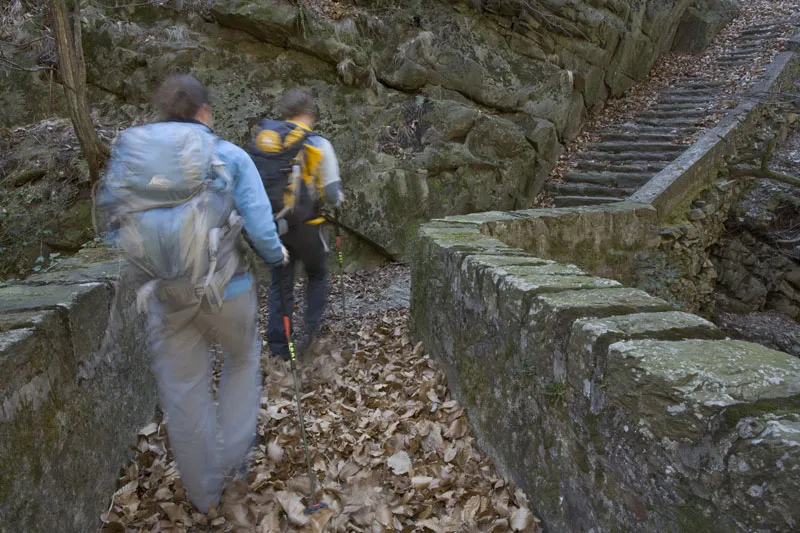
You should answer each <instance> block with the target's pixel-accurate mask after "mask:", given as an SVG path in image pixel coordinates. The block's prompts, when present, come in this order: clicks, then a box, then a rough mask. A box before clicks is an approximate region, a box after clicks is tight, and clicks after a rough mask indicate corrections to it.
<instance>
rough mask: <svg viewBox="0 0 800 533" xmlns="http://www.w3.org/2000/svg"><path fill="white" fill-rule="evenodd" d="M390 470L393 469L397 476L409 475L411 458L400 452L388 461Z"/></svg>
mask: <svg viewBox="0 0 800 533" xmlns="http://www.w3.org/2000/svg"><path fill="white" fill-rule="evenodd" d="M387 464H388V465H389V468H391V469H392V470H393V471H394V473H395V474H398V475H401V474H407V473H408V471H409V470H411V458H410V457H409V456H408V454H407V453H406V452H399V453H396V454H394V455H392V456H391V457H389V460H388V461H387Z"/></svg>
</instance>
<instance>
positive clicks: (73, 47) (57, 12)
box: [49, 0, 108, 184]
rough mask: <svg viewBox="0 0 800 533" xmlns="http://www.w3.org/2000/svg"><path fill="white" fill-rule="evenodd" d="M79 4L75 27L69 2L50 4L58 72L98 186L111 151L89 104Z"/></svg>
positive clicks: (53, 0)
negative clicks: (95, 125) (69, 9)
mask: <svg viewBox="0 0 800 533" xmlns="http://www.w3.org/2000/svg"><path fill="white" fill-rule="evenodd" d="M73 1H74V2H75V12H74V14H73V20H72V25H71V26H72V27H71V28H70V21H69V11H68V10H67V2H66V0H49V2H50V15H51V17H52V25H53V31H54V32H55V38H56V46H57V49H58V70H59V73H60V74H61V82H62V83H63V85H64V92H65V93H66V96H67V105H68V107H69V114H70V118H71V119H72V127H73V128H74V129H75V135H77V136H78V142H80V144H81V150H82V151H83V156H84V157H85V158H86V162H87V163H88V165H89V177H90V179H91V182H92V183H93V184H94V183H95V182H97V180H98V179H99V178H100V166H101V165H102V164H103V163H104V161H105V159H106V157H108V147H107V146H106V145H105V143H103V141H102V140H100V137H99V136H98V135H97V131H95V129H94V124H93V123H92V117H91V115H90V114H89V106H88V105H87V103H86V65H85V63H84V59H83V45H82V42H81V23H80V12H81V11H80V10H81V3H80V0H73Z"/></svg>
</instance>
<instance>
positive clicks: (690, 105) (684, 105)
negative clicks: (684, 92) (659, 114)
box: [647, 100, 709, 111]
mask: <svg viewBox="0 0 800 533" xmlns="http://www.w3.org/2000/svg"><path fill="white" fill-rule="evenodd" d="M708 105H709V102H708V100H702V101H699V102H679V103H672V102H669V103H661V102H659V103H657V104H655V105H654V106H652V107H650V108H648V109H647V111H682V110H686V111H695V110H697V109H705V108H706V107H708Z"/></svg>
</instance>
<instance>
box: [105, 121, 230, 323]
mask: <svg viewBox="0 0 800 533" xmlns="http://www.w3.org/2000/svg"><path fill="white" fill-rule="evenodd" d="M216 143H217V138H216V136H214V135H213V134H211V133H210V132H208V131H206V130H204V129H202V128H198V127H197V126H195V125H192V124H185V123H179V122H163V123H155V124H148V125H145V126H139V127H134V128H129V129H127V130H125V131H123V132H122V133H120V135H119V136H118V138H117V141H116V143H115V145H114V148H113V151H112V157H111V161H110V163H109V169H108V172H107V174H106V176H104V178H103V181H102V183H101V184H100V187H99V189H98V193H97V207H98V208H99V209H100V210H101V211H102V212H103V215H104V217H105V222H106V225H107V227H108V229H109V236H110V237H111V239H112V240H113V242H115V243H116V245H117V246H118V247H119V248H120V249H121V250H122V252H123V254H124V255H125V257H126V258H127V259H128V260H129V261H130V262H131V263H132V264H133V265H135V266H136V267H137V269H138V270H139V271H140V273H142V274H143V275H144V277H146V278H147V279H148V281H147V282H146V283H144V284H143V285H142V287H140V288H139V290H138V293H137V304H138V307H139V310H140V311H144V310H145V309H146V308H147V302H148V300H149V298H150V297H151V296H152V295H153V294H155V295H156V296H157V297H158V298H159V299H160V300H164V301H168V302H169V303H170V304H171V306H172V308H173V309H179V308H180V309H183V310H184V311H187V312H188V314H187V315H186V316H193V313H194V312H196V311H197V310H198V309H199V308H200V307H201V306H205V307H206V308H207V309H213V308H217V309H218V308H220V307H221V306H222V299H223V298H222V297H223V293H224V291H225V287H226V286H227V284H228V282H229V281H230V280H231V278H232V277H233V275H234V273H235V272H236V271H237V269H238V267H239V264H240V261H241V257H242V256H241V253H240V251H239V250H238V249H237V240H238V237H239V234H240V233H241V230H242V219H241V217H240V216H239V215H238V213H237V212H236V210H235V209H234V202H233V187H234V183H233V179H232V178H231V176H230V175H229V173H228V172H227V170H226V168H225V165H224V163H222V162H221V161H220V160H219V159H218V158H217V157H216V156H215V155H214V151H215V147H216Z"/></svg>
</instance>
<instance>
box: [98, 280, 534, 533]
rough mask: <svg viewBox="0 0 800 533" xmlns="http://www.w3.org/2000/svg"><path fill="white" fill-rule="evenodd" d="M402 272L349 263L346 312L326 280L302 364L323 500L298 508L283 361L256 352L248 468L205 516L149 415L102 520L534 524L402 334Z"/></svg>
mask: <svg viewBox="0 0 800 533" xmlns="http://www.w3.org/2000/svg"><path fill="white" fill-rule="evenodd" d="M408 276H409V273H408V269H407V268H402V267H396V266H393V267H388V268H385V269H382V270H380V271H377V272H374V273H372V274H364V273H358V274H353V275H348V276H347V278H346V293H347V298H348V303H347V316H348V320H347V321H346V324H345V322H344V321H343V320H342V317H341V312H340V311H341V294H340V292H339V290H340V285H339V281H340V280H339V279H338V278H337V279H335V280H334V283H333V285H332V294H331V309H330V310H329V315H328V321H327V324H326V335H325V337H326V341H327V342H326V343H325V346H326V349H324V350H323V351H322V352H323V353H321V354H320V355H319V356H317V357H315V358H313V359H311V360H308V361H302V362H301V367H302V376H303V377H302V392H303V397H302V401H303V410H304V413H305V419H306V428H307V431H308V437H309V444H310V446H311V456H312V458H311V461H312V464H313V469H314V472H315V474H316V476H317V478H318V479H319V480H320V488H319V490H318V495H319V497H320V498H321V499H322V500H323V501H324V502H326V503H327V504H328V506H329V509H328V510H327V511H323V512H320V513H318V514H316V515H312V516H311V517H308V516H305V515H304V514H303V509H304V507H305V502H306V501H307V497H308V494H309V492H310V491H309V482H308V478H307V475H306V470H305V459H304V455H303V449H302V445H301V441H300V433H299V427H298V423H297V417H296V408H295V403H294V397H293V386H292V377H291V372H290V370H289V367H288V364H285V363H280V362H277V361H275V360H272V359H270V358H267V357H265V359H264V363H263V370H264V380H265V384H264V389H263V394H262V400H261V413H260V416H259V424H258V437H259V441H258V442H259V443H258V447H257V449H256V450H255V451H254V452H253V454H252V460H251V466H250V468H249V470H248V473H247V479H246V480H244V481H237V482H234V483H232V484H231V485H229V488H228V489H226V491H225V493H224V494H223V501H222V504H221V506H220V509H219V510H218V511H217V513H216V515H211V516H210V517H204V516H203V515H201V514H199V513H197V512H196V511H195V510H194V509H193V507H192V506H191V504H189V503H188V502H187V501H186V494H185V491H184V490H183V488H182V486H181V482H180V479H179V477H178V472H177V470H176V468H175V464H174V462H173V460H172V457H171V455H170V453H169V446H168V442H167V438H166V427H165V425H166V424H165V423H160V422H154V423H152V424H150V425H148V426H147V427H145V428H144V429H143V430H142V431H141V433H140V436H139V441H138V443H136V446H135V452H134V453H135V458H134V460H132V461H131V463H130V464H129V465H128V466H127V467H126V468H125V471H124V474H123V475H122V476H121V478H120V481H119V490H117V492H116V493H115V494H114V496H113V498H112V500H113V501H112V502H111V505H110V508H109V511H108V512H107V513H104V515H103V517H102V522H103V524H102V525H101V530H102V531H107V532H114V531H118V532H133V531H136V532H139V531H142V532H156V531H165V532H166V531H169V532H184V531H215V532H217V531H254V532H259V533H266V532H283V531H331V532H334V531H340V532H345V531H346V532H384V531H403V532H413V531H420V532H422V531H432V532H456V531H459V532H461V531H466V532H476V533H477V532H497V533H499V532H504V531H525V532H536V531H539V522H538V520H537V519H536V518H535V517H534V516H533V514H532V513H531V512H530V510H529V509H528V502H527V499H526V496H525V494H524V493H523V492H522V491H521V490H519V489H517V488H515V487H514V486H513V485H512V484H511V483H509V482H508V481H507V480H504V479H503V478H502V477H501V476H500V475H498V474H497V472H496V471H495V469H494V467H493V466H492V463H491V461H490V460H489V459H488V458H487V457H486V456H485V455H484V454H483V453H481V452H480V450H479V449H478V448H477V446H476V442H475V440H474V439H473V437H472V432H471V428H470V425H469V423H468V421H467V418H466V416H465V413H464V410H463V409H462V408H461V407H460V406H459V405H458V403H457V402H456V401H455V400H453V399H452V398H451V397H450V393H449V391H448V389H447V384H446V381H445V378H444V375H443V374H442V372H441V371H440V370H439V369H438V367H437V365H436V363H435V362H434V361H432V360H431V358H430V357H429V356H428V355H427V354H426V353H425V350H424V347H423V346H422V345H421V344H416V345H415V344H414V343H413V342H412V340H411V338H410V334H409V328H408V309H407V307H405V306H404V305H407V288H408ZM404 291H405V294H403V293H404ZM298 300H299V301H300V302H302V299H298ZM398 305H399V306H398ZM265 313H266V311H263V313H262V319H263V315H264V314H265ZM167 423H168V421H167Z"/></svg>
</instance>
